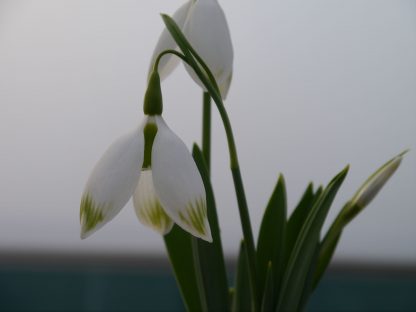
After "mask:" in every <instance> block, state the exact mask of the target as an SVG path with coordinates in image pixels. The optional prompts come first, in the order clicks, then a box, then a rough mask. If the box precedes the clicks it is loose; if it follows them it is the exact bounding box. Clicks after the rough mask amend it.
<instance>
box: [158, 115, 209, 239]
mask: <svg viewBox="0 0 416 312" xmlns="http://www.w3.org/2000/svg"><path fill="white" fill-rule="evenodd" d="M156 122H157V127H158V131H157V134H156V137H155V141H154V143H153V149H152V171H153V183H154V186H155V190H156V194H157V196H158V197H159V200H160V202H161V203H162V206H163V208H164V209H165V211H166V213H167V214H168V215H169V216H170V217H171V218H172V219H173V221H175V223H176V224H178V225H179V226H180V227H182V228H183V229H184V230H186V231H188V232H189V233H191V234H192V235H194V236H196V237H200V238H202V239H204V240H206V241H212V237H211V231H210V228H209V224H208V218H207V208H206V196H205V189H204V184H203V182H202V179H201V176H200V174H199V171H198V168H197V167H196V164H195V162H194V160H193V158H192V156H191V154H190V153H189V151H188V149H187V148H186V146H185V144H184V143H183V142H182V141H181V139H179V137H178V136H176V135H175V134H174V133H173V132H172V131H171V130H170V129H169V128H168V127H167V126H166V124H165V122H164V121H163V119H162V117H156Z"/></svg>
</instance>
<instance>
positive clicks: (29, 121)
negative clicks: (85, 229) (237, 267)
mask: <svg viewBox="0 0 416 312" xmlns="http://www.w3.org/2000/svg"><path fill="white" fill-rule="evenodd" d="M181 4H182V1H176V0H175V1H173V0H171V1H162V0H152V1H97V0H96V1H78V0H75V1H69V0H68V1H60V0H59V1H57V0H53V1H16V0H13V1H4V0H0V109H1V111H0V144H1V147H0V251H3V252H8V251H16V250H25V251H27V250H35V251H51V250H52V251H66V252H68V251H69V252H72V251H73V252H80V253H93V252H98V251H99V252H110V253H117V252H123V253H126V252H127V253H134V254H145V253H152V254H154V253H157V254H162V253H164V246H163V240H162V239H161V237H160V236H159V235H158V234H156V233H154V232H152V231H151V230H150V229H148V228H145V227H144V226H142V225H141V224H140V223H139V222H138V221H137V219H136V216H135V214H134V211H133V209H132V205H131V203H129V204H128V205H127V206H126V207H125V209H123V210H122V212H121V213H120V214H119V216H117V217H116V218H115V219H114V220H113V221H112V222H110V223H109V224H108V225H106V226H105V227H104V228H103V229H101V230H100V231H98V232H97V233H95V234H94V235H93V236H92V237H90V238H88V239H87V240H84V241H81V240H80V238H79V216H78V214H79V202H80V195H81V193H82V190H83V187H84V183H85V181H86V179H87V177H88V175H89V172H90V170H91V169H92V167H93V166H94V164H95V162H96V161H97V159H98V158H99V157H100V156H101V154H102V153H103V151H104V150H105V149H106V148H107V146H108V145H109V144H110V143H111V142H112V141H113V140H114V139H115V138H116V137H118V136H119V135H121V134H123V133H125V132H126V131H129V130H130V129H131V128H133V127H136V125H137V124H138V123H139V122H140V121H141V119H142V118H143V113H142V99H143V94H144V91H145V81H146V74H147V68H148V66H149V59H150V56H151V54H152V51H153V48H154V45H155V44H156V41H157V39H158V36H159V34H160V32H161V30H162V29H163V23H162V20H161V18H160V16H159V15H158V13H160V12H165V13H170V14H172V13H173V12H174V11H175V10H176V8H177V7H179V5H181ZM221 4H222V7H223V9H224V11H225V14H226V16H227V19H228V23H229V27H230V30H231V34H232V40H233V45H234V51H235V63H234V79H233V83H232V86H231V90H230V93H229V96H228V98H227V102H226V105H227V108H228V111H229V114H230V118H231V121H232V124H233V127H234V133H235V136H236V141H237V144H238V151H239V157H240V162H241V167H242V174H243V178H244V183H245V186H246V191H247V198H248V204H249V207H250V214H251V217H252V224H253V230H254V233H255V235H257V232H258V228H259V223H260V221H261V216H262V212H263V209H264V206H265V204H266V203H267V201H268V197H269V195H270V193H271V191H272V189H273V187H274V183H275V182H276V179H277V176H278V173H279V172H283V173H284V174H285V177H286V182H287V187H288V193H289V205H290V208H292V207H293V206H294V205H295V204H296V202H297V200H298V198H299V197H300V195H301V193H302V192H303V190H304V188H305V187H306V185H307V183H308V182H309V181H311V180H313V181H314V182H315V183H316V185H318V184H326V183H327V182H328V181H329V180H330V178H331V177H332V176H333V175H335V174H336V173H337V172H338V171H339V170H341V169H342V168H343V167H344V166H345V165H346V164H347V163H349V164H351V170H350V173H349V175H348V177H347V180H346V182H345V184H344V186H343V188H342V189H341V191H340V193H339V196H338V198H337V200H336V201H335V204H334V206H333V208H332V211H331V213H330V215H329V220H332V219H333V218H334V216H335V215H336V213H337V212H338V211H339V209H340V208H341V206H342V204H343V203H344V202H345V201H346V200H348V198H349V197H350V196H352V195H353V193H354V192H355V190H356V189H357V188H358V187H359V185H360V184H361V183H362V182H363V181H364V180H365V179H366V177H367V176H368V175H370V174H371V173H372V172H373V171H374V170H375V169H376V168H377V167H379V166H380V165H381V164H383V163H384V162H385V161H387V160H388V159H389V158H391V157H393V156H394V155H395V154H397V153H399V152H401V151H402V150H404V149H406V148H410V149H411V152H410V153H409V154H408V155H407V156H406V157H405V159H404V161H403V163H402V166H401V167H400V168H399V170H398V171H397V173H396V175H395V176H394V177H393V178H392V180H391V181H390V182H389V183H388V184H387V185H386V187H385V188H384V189H383V191H382V192H381V194H380V195H379V196H378V197H377V198H376V199H375V200H374V201H373V202H372V203H371V205H370V206H369V207H368V208H367V209H366V210H365V211H364V212H363V213H362V214H361V215H360V217H359V218H358V219H356V220H354V222H353V223H352V224H351V225H350V226H349V227H348V228H347V230H346V231H345V232H344V235H343V237H342V241H341V243H340V245H339V248H338V250H337V253H336V258H337V259H338V260H355V261H376V262H399V263H407V264H412V263H413V264H414V263H415V261H416V245H415V238H416V227H415V222H416V207H415V191H416V144H415V143H416V136H415V135H416V122H415V120H416V118H415V117H416V108H415V105H416V2H414V1H248V0H238V1H237V0H228V1H225V0H224V1H222V2H221ZM162 88H163V93H164V105H165V111H164V117H165V120H166V121H167V123H168V124H169V126H170V127H171V128H172V129H173V130H174V131H175V132H176V133H177V134H178V135H180V136H181V137H182V138H183V140H184V141H185V143H186V144H187V145H188V146H189V147H191V145H192V143H193V142H194V141H197V142H199V141H200V128H201V123H200V115H201V105H200V102H201V90H200V89H199V88H198V87H197V86H196V85H195V84H194V83H193V81H192V80H191V79H190V78H189V77H188V76H187V74H186V72H185V71H184V69H183V67H182V66H181V67H179V68H178V69H177V70H176V71H175V72H174V73H173V75H172V76H170V77H169V78H168V79H167V80H166V81H165V82H164V83H163V85H162ZM213 130H214V131H213V153H214V155H213V174H212V175H213V183H214V187H215V190H216V199H217V205H218V210H219V216H220V224H221V228H222V237H223V241H224V246H225V249H226V253H227V254H228V255H230V256H234V255H235V254H236V252H237V247H238V243H239V240H240V238H241V229H240V224H239V216H238V213H237V206H236V201H235V197H234V193H233V187H232V179H231V175H230V173H229V171H228V154H227V145H226V142H225V137H224V132H223V128H222V125H221V123H220V122H219V117H218V114H217V113H216V112H215V113H214V124H213Z"/></svg>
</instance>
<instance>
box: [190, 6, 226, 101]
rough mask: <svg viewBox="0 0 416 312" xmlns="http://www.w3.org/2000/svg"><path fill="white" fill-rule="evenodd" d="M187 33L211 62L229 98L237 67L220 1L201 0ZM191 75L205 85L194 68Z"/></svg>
mask: <svg viewBox="0 0 416 312" xmlns="http://www.w3.org/2000/svg"><path fill="white" fill-rule="evenodd" d="M183 30H184V33H185V36H186V37H187V39H188V40H189V42H190V43H191V45H192V46H193V47H194V49H195V50H196V52H197V53H198V54H199V55H200V56H201V57H202V59H203V60H204V61H205V62H206V63H207V65H208V67H209V68H210V69H211V71H212V73H213V74H214V77H215V79H216V80H217V83H218V85H219V87H220V90H221V94H222V97H223V98H225V97H226V95H227V93H228V88H229V86H230V82H231V76H232V70H233V57H234V54H233V46H232V43H231V36H230V31H229V29H228V25H227V21H226V19H225V15H224V12H223V10H222V9H221V7H220V5H219V4H218V1H217V0H198V1H197V2H196V3H195V5H193V6H192V7H191V9H190V12H189V17H188V19H187V21H186V23H185V25H184V29H183ZM185 67H186V69H187V70H188V72H189V74H190V75H191V77H192V78H193V79H194V80H195V82H196V83H198V84H199V85H200V86H201V87H203V85H202V83H201V82H200V80H199V78H198V77H197V76H196V74H195V73H194V71H193V69H191V68H190V67H189V66H185Z"/></svg>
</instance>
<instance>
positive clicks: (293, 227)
mask: <svg viewBox="0 0 416 312" xmlns="http://www.w3.org/2000/svg"><path fill="white" fill-rule="evenodd" d="M314 200H315V195H314V193H313V184H312V183H310V184H309V185H308V187H307V188H306V191H305V192H304V193H303V195H302V198H301V199H300V201H299V203H298V205H297V206H296V208H295V210H294V211H293V212H292V214H291V216H290V218H289V220H288V222H287V227H286V238H285V241H286V245H285V250H286V253H285V258H286V261H285V263H287V261H288V260H289V256H290V253H291V251H292V249H293V246H294V245H295V242H296V239H297V237H298V234H299V232H300V229H301V228H302V225H303V223H304V222H305V220H306V218H307V216H308V213H309V212H310V211H311V208H312V205H313V203H314Z"/></svg>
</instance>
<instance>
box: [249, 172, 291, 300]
mask: <svg viewBox="0 0 416 312" xmlns="http://www.w3.org/2000/svg"><path fill="white" fill-rule="evenodd" d="M286 215H287V198H286V186H285V180H284V177H283V175H280V176H279V179H278V181H277V184H276V186H275V188H274V190H273V193H272V195H271V197H270V200H269V202H268V204H267V207H266V210H265V212H264V215H263V219H262V223H261V226H260V231H259V236H258V242H257V253H256V256H257V265H258V279H259V294H260V295H261V294H262V293H263V290H264V287H265V285H266V279H267V273H268V266H269V262H272V263H273V276H272V281H273V284H274V288H275V289H279V286H280V280H281V275H282V271H283V260H284V243H285V232H286Z"/></svg>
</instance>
